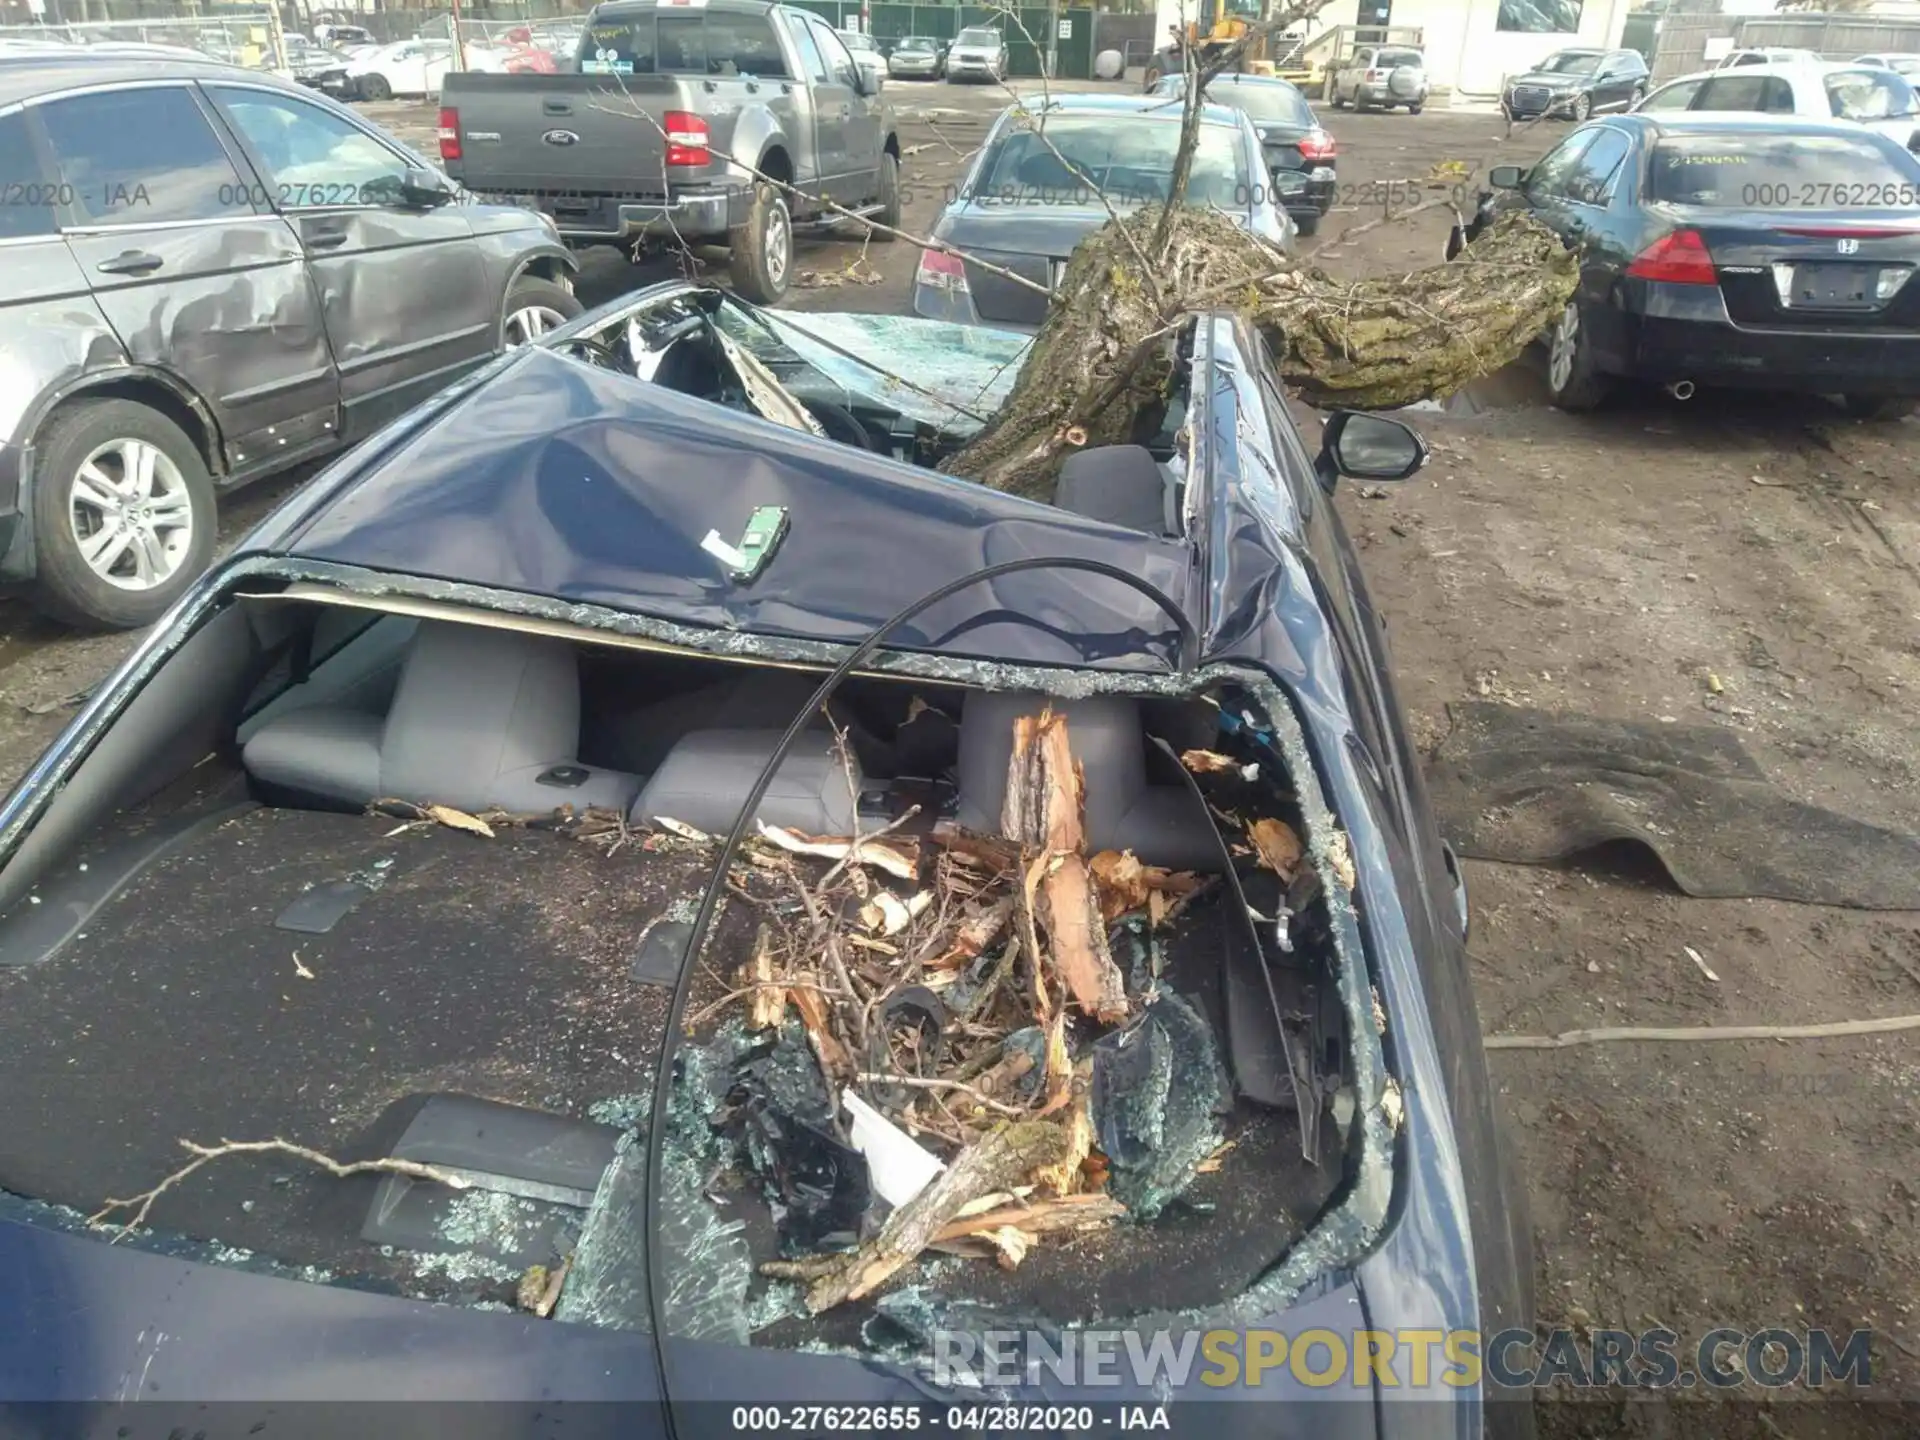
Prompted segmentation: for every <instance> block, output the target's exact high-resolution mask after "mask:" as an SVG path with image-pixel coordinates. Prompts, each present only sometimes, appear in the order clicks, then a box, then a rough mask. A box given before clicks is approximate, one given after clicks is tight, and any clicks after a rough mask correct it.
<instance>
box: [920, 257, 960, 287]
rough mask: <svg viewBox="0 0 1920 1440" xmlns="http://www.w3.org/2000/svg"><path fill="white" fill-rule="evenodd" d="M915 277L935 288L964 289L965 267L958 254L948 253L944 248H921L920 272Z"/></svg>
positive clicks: (921, 282)
mask: <svg viewBox="0 0 1920 1440" xmlns="http://www.w3.org/2000/svg"><path fill="white" fill-rule="evenodd" d="M915 278H916V280H917V281H918V283H920V284H922V285H927V286H931V287H932V288H933V289H935V290H952V291H964V290H965V289H966V288H967V267H966V264H965V262H963V261H962V260H961V259H960V257H959V256H958V255H949V254H947V252H946V251H944V250H922V251H921V252H920V273H919V274H918V275H917V276H916V277H915Z"/></svg>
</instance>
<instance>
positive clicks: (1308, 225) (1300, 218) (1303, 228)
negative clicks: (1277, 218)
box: [1293, 215, 1320, 236]
mask: <svg viewBox="0 0 1920 1440" xmlns="http://www.w3.org/2000/svg"><path fill="white" fill-rule="evenodd" d="M1293 228H1294V229H1296V230H1298V231H1299V232H1300V234H1301V235H1302V236H1307V235H1311V234H1313V233H1314V232H1315V231H1316V230H1318V229H1319V228H1320V217H1319V216H1318V215H1296V216H1294V217H1293Z"/></svg>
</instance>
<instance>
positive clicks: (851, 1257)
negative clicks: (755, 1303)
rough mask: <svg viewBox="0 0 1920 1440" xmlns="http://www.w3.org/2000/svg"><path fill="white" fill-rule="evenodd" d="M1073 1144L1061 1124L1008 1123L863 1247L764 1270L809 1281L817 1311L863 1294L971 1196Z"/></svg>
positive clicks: (1053, 1158)
mask: <svg viewBox="0 0 1920 1440" xmlns="http://www.w3.org/2000/svg"><path fill="white" fill-rule="evenodd" d="M1066 1145H1067V1135H1066V1131H1065V1130H1063V1129H1062V1128H1061V1127H1060V1126H1058V1125H1049V1124H1047V1123H1046V1122H1044V1121H1037V1120H1023V1121H1016V1122H1013V1123H1011V1124H1006V1125H1001V1126H999V1127H997V1128H995V1129H993V1130H991V1131H989V1132H988V1133H987V1134H986V1135H984V1136H982V1137H981V1139H980V1141H979V1143H978V1144H976V1145H974V1146H972V1147H971V1148H969V1149H967V1150H963V1151H962V1152H961V1153H960V1155H959V1157H958V1158H957V1159H956V1160H954V1162H953V1164H951V1165H950V1166H948V1167H947V1169H946V1171H945V1173H943V1174H942V1175H941V1176H940V1178H939V1179H937V1180H935V1181H934V1182H933V1183H932V1184H931V1185H929V1186H928V1187H927V1188H926V1189H925V1190H922V1191H921V1192H920V1193H919V1194H918V1195H916V1196H915V1197H914V1198H913V1199H912V1200H911V1201H909V1202H908V1203H907V1204H905V1205H902V1206H901V1207H900V1208H899V1209H898V1210H896V1211H894V1212H893V1214H891V1215H890V1216H888V1217H887V1223H886V1224H885V1225H884V1226H882V1227H881V1230H880V1233H879V1234H878V1235H876V1236H874V1237H873V1238H872V1239H871V1240H869V1241H867V1242H866V1243H865V1244H864V1245H861V1246H860V1247H859V1248H858V1249H855V1250H851V1251H848V1252H847V1253H846V1254H843V1255H833V1256H821V1257H816V1258H814V1259H810V1260H797V1261H786V1260H770V1261H767V1262H765V1263H764V1264H762V1265H761V1267H760V1273H761V1274H763V1275H767V1276H770V1277H772V1278H774V1279H785V1280H805V1281H808V1282H810V1283H809V1285H808V1288H807V1296H806V1305H807V1311H808V1313H809V1314H812V1315H818V1314H820V1313H821V1312H822V1311H825V1310H831V1309H832V1308H833V1307H834V1306H836V1305H839V1304H842V1303H844V1302H845V1301H848V1300H859V1299H862V1298H864V1297H865V1296H867V1295H870V1294H872V1293H873V1291H874V1290H875V1289H877V1288H878V1287H879V1286H880V1285H882V1284H884V1283H885V1282H886V1281H887V1279H888V1278H889V1277H891V1276H892V1275H893V1274H894V1273H895V1272H897V1271H898V1270H899V1269H900V1268H901V1267H902V1266H903V1265H906V1264H909V1263H910V1262H911V1261H912V1260H913V1259H914V1258H915V1257H916V1256H917V1255H919V1254H920V1252H921V1251H922V1250H925V1249H926V1248H927V1246H928V1245H929V1244H931V1243H932V1242H933V1240H934V1238H935V1237H936V1236H937V1235H938V1234H939V1233H940V1231H941V1229H942V1228H944V1227H945V1226H946V1225H947V1224H948V1223H949V1222H950V1221H951V1220H952V1219H953V1217H954V1215H955V1213H956V1212H958V1211H959V1209H960V1208H961V1207H962V1206H964V1205H965V1204H966V1203H967V1202H968V1201H970V1200H973V1199H975V1198H977V1197H978V1196H981V1195H985V1194H988V1193H990V1192H991V1191H994V1190H1006V1189H1010V1188H1011V1187H1012V1186H1013V1185H1015V1184H1018V1183H1020V1182H1021V1181H1024V1180H1025V1179H1026V1177H1027V1176H1029V1175H1031V1174H1032V1173H1033V1172H1034V1171H1035V1170H1037V1169H1039V1168H1040V1167H1041V1166H1043V1165H1051V1164H1055V1163H1057V1162H1058V1160H1059V1158H1060V1157H1061V1155H1063V1154H1064V1153H1066Z"/></svg>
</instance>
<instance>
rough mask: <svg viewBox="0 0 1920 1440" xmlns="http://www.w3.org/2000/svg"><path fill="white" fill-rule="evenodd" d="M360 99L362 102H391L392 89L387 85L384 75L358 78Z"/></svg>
mask: <svg viewBox="0 0 1920 1440" xmlns="http://www.w3.org/2000/svg"><path fill="white" fill-rule="evenodd" d="M359 89H360V98H361V99H362V100H391V99H392V98H393V87H392V86H391V85H389V84H387V77H386V76H384V75H362V76H361V77H360V86H359Z"/></svg>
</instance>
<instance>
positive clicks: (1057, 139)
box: [913, 94, 1296, 329]
mask: <svg viewBox="0 0 1920 1440" xmlns="http://www.w3.org/2000/svg"><path fill="white" fill-rule="evenodd" d="M1182 108H1183V107H1181V106H1179V105H1173V104H1170V103H1168V101H1167V100H1166V99H1164V98H1162V97H1156V96H1151V95H1091V94H1090V95H1056V96H1054V97H1053V99H1052V100H1051V101H1050V102H1047V103H1044V104H1040V105H1033V104H1026V105H1009V106H1008V107H1007V108H1006V109H1005V110H1003V111H1002V112H1001V114H1000V117H999V118H998V119H997V120H995V121H994V123H993V128H992V129H991V130H989V131H988V132H987V138H986V140H985V141H984V142H983V143H982V144H981V146H980V153H979V154H978V155H977V156H976V157H975V159H974V162H973V164H972V166H971V167H969V169H968V171H967V175H966V178H965V179H964V180H963V181H961V183H960V190H959V194H958V196H957V197H956V198H955V199H954V200H953V202H952V203H951V204H949V205H948V206H947V207H946V209H945V210H943V211H941V213H940V217H939V219H938V220H936V221H935V222H934V228H933V238H934V239H936V240H942V241H945V242H946V243H947V244H948V245H950V246H952V247H953V248H954V249H956V250H959V251H961V252H963V253H964V254H965V255H966V256H967V257H968V258H967V260H964V261H963V260H961V259H960V258H959V257H958V256H956V255H950V254H947V253H945V252H943V251H939V250H923V251H921V252H920V269H919V272H918V273H917V274H916V276H915V277H914V286H913V309H914V313H915V314H917V315H924V316H927V317H930V318H932V319H937V320H950V321H953V322H955V323H957V324H963V325H994V326H1001V327H1013V328H1020V329H1037V328H1038V327H1039V325H1040V322H1041V321H1042V320H1044V319H1045V318H1046V311H1047V297H1046V295H1045V294H1043V293H1038V292H1036V291H1034V290H1032V289H1030V288H1028V287H1027V286H1023V285H1020V284H1017V283H1015V282H1014V281H1011V280H1008V279H1007V278H1006V277H1005V276H1003V275H998V274H995V273H994V272H993V271H991V270H987V269H984V268H983V267H982V266H980V265H978V264H974V263H970V262H972V261H976V260H979V261H985V262H987V263H988V264H991V265H994V266H997V267H998V268H999V269H1002V270H1008V271H1012V272H1013V273H1014V274H1017V275H1023V276H1025V277H1027V278H1028V279H1029V280H1030V281H1032V282H1034V283H1035V284H1038V285H1042V286H1046V287H1048V288H1050V289H1051V288H1057V287H1058V285H1059V283H1060V279H1061V276H1062V275H1063V274H1064V273H1065V270H1066V265H1067V259H1068V257H1069V256H1070V255H1072V253H1073V248H1074V246H1075V245H1077V244H1079V243H1080V241H1081V240H1082V239H1083V238H1084V237H1085V236H1087V235H1088V234H1090V233H1091V232H1093V231H1095V230H1098V229H1099V228H1100V227H1101V226H1102V225H1105V224H1106V223H1107V222H1108V219H1109V212H1110V209H1111V210H1112V211H1120V212H1124V211H1125V210H1127V209H1130V208H1132V207H1134V206H1138V205H1149V204H1159V203H1164V202H1165V200H1166V198H1167V195H1168V193H1169V190H1170V188H1171V186H1172V181H1173V162H1174V152H1175V150H1176V149H1177V148H1178V145H1179V139H1180V128H1181V123H1180V122H1181V114H1182ZM1200 113H1201V125H1200V132H1199V139H1198V141H1197V143H1196V145H1195V149H1194V156H1193V165H1192V172H1191V175H1190V178H1189V180H1188V182H1187V190H1186V203H1187V204H1189V205H1197V206H1203V207H1214V208H1218V209H1219V210H1221V211H1223V212H1224V213H1226V214H1227V215H1230V216H1232V217H1233V219H1234V220H1235V221H1236V222H1237V223H1238V224H1241V225H1244V226H1245V227H1246V228H1247V229H1248V230H1250V231H1252V232H1253V233H1254V234H1256V235H1259V236H1260V237H1261V238H1263V239H1265V240H1268V241H1271V242H1272V243H1273V244H1275V245H1278V246H1280V247H1281V248H1282V249H1287V248H1290V247H1291V246H1292V243H1293V237H1294V234H1295V233H1296V232H1295V228H1294V224H1293V222H1292V220H1290V219H1289V218H1288V216H1287V212H1286V210H1285V209H1284V208H1283V207H1282V206H1281V205H1279V204H1276V203H1275V195H1274V191H1275V188H1276V187H1275V186H1274V185H1273V183H1272V180H1271V178H1270V176H1269V175H1268V173H1267V167H1266V160H1265V156H1264V154H1263V152H1262V148H1261V144H1260V135H1259V133H1258V132H1257V131H1256V130H1255V129H1254V126H1253V122H1252V121H1251V120H1249V119H1248V118H1247V115H1246V112H1245V111H1243V110H1236V109H1232V108H1230V107H1228V106H1225V105H1214V104H1209V105H1204V106H1202V107H1201V112H1200ZM1043 126H1044V130H1045V134H1044V136H1043V135H1041V134H1039V133H1036V131H1037V130H1039V129H1040V128H1041V127H1043Z"/></svg>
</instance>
